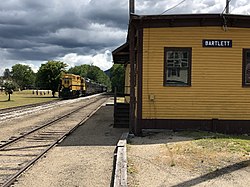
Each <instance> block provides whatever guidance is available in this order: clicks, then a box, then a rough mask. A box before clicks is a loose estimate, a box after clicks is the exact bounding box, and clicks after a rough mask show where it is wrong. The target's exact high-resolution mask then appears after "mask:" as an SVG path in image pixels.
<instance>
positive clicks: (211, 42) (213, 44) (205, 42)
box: [202, 40, 233, 48]
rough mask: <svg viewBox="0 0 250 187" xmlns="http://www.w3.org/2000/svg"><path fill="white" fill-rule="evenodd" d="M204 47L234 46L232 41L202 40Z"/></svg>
mask: <svg viewBox="0 0 250 187" xmlns="http://www.w3.org/2000/svg"><path fill="white" fill-rule="evenodd" d="M202 45H203V47H229V48H231V47H232V46H233V42H232V40H202Z"/></svg>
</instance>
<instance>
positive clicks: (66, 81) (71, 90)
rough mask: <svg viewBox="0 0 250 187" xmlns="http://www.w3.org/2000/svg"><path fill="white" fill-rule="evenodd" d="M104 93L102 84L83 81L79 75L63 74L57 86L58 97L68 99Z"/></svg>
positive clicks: (104, 89)
mask: <svg viewBox="0 0 250 187" xmlns="http://www.w3.org/2000/svg"><path fill="white" fill-rule="evenodd" d="M106 91H107V87H106V86H104V85H102V84H98V83H95V82H93V81H91V80H89V79H84V78H83V77H81V76H79V75H74V74H63V75H62V77H61V82H60V86H59V97H60V98H62V99H69V98H76V97H80V96H86V95H91V94H95V93H101V92H106Z"/></svg>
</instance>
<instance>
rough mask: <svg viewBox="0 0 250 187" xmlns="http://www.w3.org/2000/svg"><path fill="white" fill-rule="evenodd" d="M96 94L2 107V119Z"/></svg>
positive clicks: (0, 110)
mask: <svg viewBox="0 0 250 187" xmlns="http://www.w3.org/2000/svg"><path fill="white" fill-rule="evenodd" d="M94 96H95V95H92V96H88V97H81V98H76V99H69V100H54V101H48V102H43V103H36V104H30V105H24V106H18V107H12V108H6V109H0V120H2V121H3V120H7V119H12V118H15V117H19V116H24V115H27V114H30V113H35V112H38V111H41V110H46V109H50V108H53V107H56V106H58V105H64V104H69V103H74V102H77V101H79V100H85V99H88V98H91V97H94Z"/></svg>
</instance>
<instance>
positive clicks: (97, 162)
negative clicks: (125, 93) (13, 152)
mask: <svg viewBox="0 0 250 187" xmlns="http://www.w3.org/2000/svg"><path fill="white" fill-rule="evenodd" d="M112 125H113V106H103V107H101V108H100V109H99V110H98V111H97V113H95V114H94V115H93V116H92V117H91V118H90V119H89V120H88V121H87V122H86V123H85V124H84V125H82V126H80V127H79V128H78V129H76V130H75V131H74V132H73V133H72V134H71V135H70V136H68V137H67V138H66V139H65V140H64V141H63V142H61V143H60V144H59V145H58V146H56V147H55V148H54V149H52V150H51V151H49V152H48V153H47V155H46V156H45V157H43V158H42V159H41V160H40V161H39V162H38V163H36V164H35V165H34V166H33V167H32V168H31V169H30V170H28V171H27V172H26V173H25V174H24V175H22V176H21V177H20V178H19V179H18V181H17V182H16V183H15V185H14V186H18V187H24V186H25V187H33V186H39V187H47V186H50V187H55V186H81V187H82V186H87V187H92V186H93V187H96V186H98V187H102V186H105V187H107V186H110V183H111V178H112V170H113V154H114V150H115V147H116V144H117V142H118V140H119V138H120V137H121V135H122V133H123V132H127V131H128V129H115V128H113V126H112Z"/></svg>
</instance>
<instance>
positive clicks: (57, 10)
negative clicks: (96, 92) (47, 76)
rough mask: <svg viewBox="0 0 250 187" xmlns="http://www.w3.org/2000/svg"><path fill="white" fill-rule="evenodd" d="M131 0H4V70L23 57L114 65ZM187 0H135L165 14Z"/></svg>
mask: <svg viewBox="0 0 250 187" xmlns="http://www.w3.org/2000/svg"><path fill="white" fill-rule="evenodd" d="M128 1H129V0H120V1H119V0H2V1H1V3H0V75H2V73H3V71H4V69H6V68H10V69H11V67H12V66H13V65H14V64H17V63H21V64H27V65H29V66H31V67H32V69H33V70H34V71H35V72H36V71H37V70H38V68H39V67H40V65H41V64H42V63H46V62H47V61H48V60H60V61H63V62H65V63H67V64H68V65H69V67H72V66H75V65H81V64H93V65H96V66H99V67H100V68H101V69H102V70H107V69H109V68H110V67H111V66H112V55H111V52H112V50H114V49H115V48H117V47H118V46H119V45H121V44H123V43H124V42H125V40H126V35H127V26H128ZM181 1H182V0H135V2H136V5H135V7H136V8H135V9H136V14H139V15H142V14H143V15H145V14H161V13H162V12H164V11H165V10H167V9H169V8H171V7H173V6H175V5H176V4H178V3H179V2H181ZM225 3H226V0H186V1H185V2H183V3H182V4H180V5H179V6H178V7H176V8H175V9H172V10H171V11H168V12H166V13H165V14H177V13H178V14H179V13H180V14H183V13H221V12H222V11H223V9H224V7H225ZM230 11H231V13H232V14H245V15H249V13H250V0H232V1H231V7H230Z"/></svg>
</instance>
